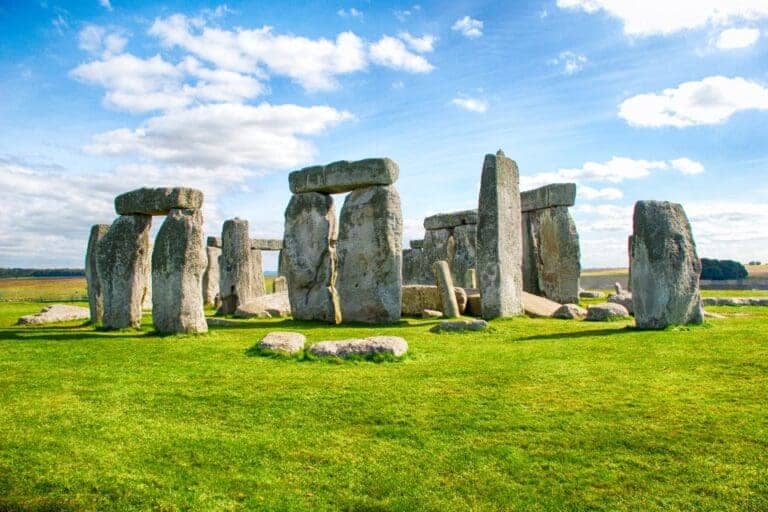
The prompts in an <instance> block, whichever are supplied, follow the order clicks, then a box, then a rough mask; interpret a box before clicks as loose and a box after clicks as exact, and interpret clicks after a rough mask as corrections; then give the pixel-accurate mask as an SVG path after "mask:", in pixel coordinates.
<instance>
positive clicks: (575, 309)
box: [552, 304, 587, 320]
mask: <svg viewBox="0 0 768 512" xmlns="http://www.w3.org/2000/svg"><path fill="white" fill-rule="evenodd" d="M586 316H587V310H586V309H584V308H582V307H579V306H578V305H577V304H563V305H562V306H560V307H559V308H558V309H557V311H555V312H554V313H553V314H552V318H562V319H565V320H582V319H583V318H584V317H586Z"/></svg>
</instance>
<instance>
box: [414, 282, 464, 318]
mask: <svg viewBox="0 0 768 512" xmlns="http://www.w3.org/2000/svg"><path fill="white" fill-rule="evenodd" d="M453 293H454V295H455V296H456V303H457V304H458V306H459V311H460V312H461V313H463V312H464V310H465V309H466V307H467V294H466V292H465V291H464V289H463V288H458V287H455V286H454V288H453ZM425 309H434V310H436V311H442V309H443V303H442V299H441V298H440V291H439V290H438V288H437V286H435V285H429V284H407V285H403V308H402V312H403V315H406V316H419V315H420V314H421V312H422V311H424V310H425Z"/></svg>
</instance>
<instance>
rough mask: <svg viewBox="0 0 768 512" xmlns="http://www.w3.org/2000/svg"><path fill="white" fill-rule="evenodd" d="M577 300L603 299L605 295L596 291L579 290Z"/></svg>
mask: <svg viewBox="0 0 768 512" xmlns="http://www.w3.org/2000/svg"><path fill="white" fill-rule="evenodd" d="M579 298H581V299H604V298H605V294H604V293H603V292H600V291H597V290H581V291H579Z"/></svg>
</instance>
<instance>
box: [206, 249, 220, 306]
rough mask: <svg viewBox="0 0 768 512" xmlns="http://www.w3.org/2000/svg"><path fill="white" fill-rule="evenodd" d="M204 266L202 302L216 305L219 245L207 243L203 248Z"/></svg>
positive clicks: (217, 299)
mask: <svg viewBox="0 0 768 512" xmlns="http://www.w3.org/2000/svg"><path fill="white" fill-rule="evenodd" d="M205 253H206V266H205V273H204V274H203V303H204V304H207V305H212V306H216V305H218V302H219V280H220V279H221V275H220V273H219V258H221V249H220V248H219V247H216V246H213V245H208V246H207V247H206V248H205Z"/></svg>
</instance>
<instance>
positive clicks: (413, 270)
mask: <svg viewBox="0 0 768 512" xmlns="http://www.w3.org/2000/svg"><path fill="white" fill-rule="evenodd" d="M421 253H422V251H421V249H403V284H416V283H418V282H419V280H420V279H421V274H422V273H423V271H422V269H421V261H422V254H421Z"/></svg>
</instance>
